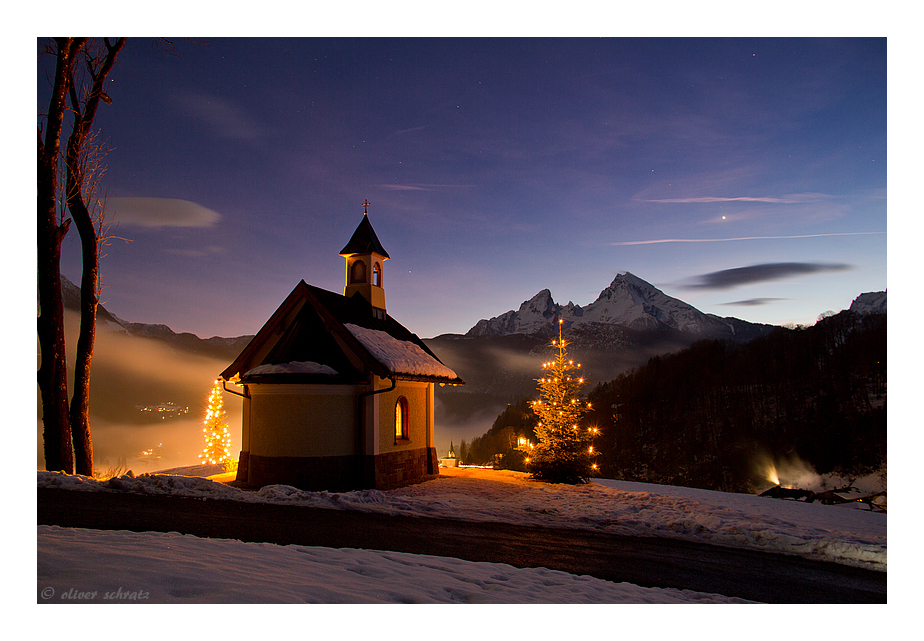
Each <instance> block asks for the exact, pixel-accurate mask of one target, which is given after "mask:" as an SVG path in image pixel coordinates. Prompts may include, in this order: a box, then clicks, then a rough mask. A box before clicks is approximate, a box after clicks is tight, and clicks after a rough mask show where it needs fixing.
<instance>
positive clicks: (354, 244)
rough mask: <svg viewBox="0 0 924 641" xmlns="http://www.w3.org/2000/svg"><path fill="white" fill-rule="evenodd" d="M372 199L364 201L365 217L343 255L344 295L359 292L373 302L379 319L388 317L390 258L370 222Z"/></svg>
mask: <svg viewBox="0 0 924 641" xmlns="http://www.w3.org/2000/svg"><path fill="white" fill-rule="evenodd" d="M369 204H370V203H369V201H366V202H364V203H363V208H364V209H363V219H362V222H360V223H359V226H358V227H357V228H356V231H354V232H353V236H352V237H351V238H350V242H348V243H347V244H346V247H344V248H343V249H342V250H340V255H341V256H343V257H344V258H346V286H345V287H344V289H343V295H344V296H346V297H347V298H350V297H352V296H353V295H354V294H360V295H361V296H362V297H363V298H365V299H366V300H367V301H368V302H369V304H370V305H372V314H373V316H375V317H376V318H382V319H384V318H385V287H384V284H383V276H384V274H383V269H382V266H383V265H384V264H385V261H386V260H388V258H389V256H388V252H386V251H385V249H384V248H383V247H382V243H380V242H379V239H378V237H377V236H376V235H375V230H374V229H372V224H371V223H370V222H369V211H368V207H369Z"/></svg>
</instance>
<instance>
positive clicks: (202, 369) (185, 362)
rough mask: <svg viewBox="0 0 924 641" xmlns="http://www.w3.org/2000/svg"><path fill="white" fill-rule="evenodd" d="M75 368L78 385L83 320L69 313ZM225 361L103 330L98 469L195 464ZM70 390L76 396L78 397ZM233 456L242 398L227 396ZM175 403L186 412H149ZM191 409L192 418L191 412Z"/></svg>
mask: <svg viewBox="0 0 924 641" xmlns="http://www.w3.org/2000/svg"><path fill="white" fill-rule="evenodd" d="M65 316H66V329H67V345H68V366H69V369H70V373H71V379H70V380H69V385H71V386H72V384H73V363H74V350H75V345H76V341H77V328H78V319H77V315H76V314H75V313H73V312H66V314H65ZM229 362H230V359H229V360H228V361H227V362H226V361H224V360H221V359H217V358H210V357H204V356H198V355H195V354H189V353H186V352H180V351H175V350H173V349H171V348H170V347H169V346H167V345H166V344H164V343H162V342H159V341H156V340H152V339H147V338H139V337H136V336H131V335H129V334H127V333H125V332H124V331H113V330H112V329H111V326H110V325H108V324H103V323H101V324H100V326H99V327H98V329H97V334H96V348H95V351H94V355H93V368H92V371H91V378H90V428H91V430H92V435H93V455H94V456H93V458H94V466H95V468H96V470H97V471H98V472H99V473H101V474H104V473H106V471H107V470H109V469H116V468H118V467H123V468H124V469H126V470H127V469H131V470H132V471H133V472H135V473H141V472H152V471H156V470H161V469H168V468H171V467H178V466H183V465H195V464H197V463H198V462H199V459H198V456H199V453H200V452H201V451H202V449H203V447H204V441H203V438H202V427H203V423H202V421H203V418H204V415H205V410H206V407H207V405H208V402H207V401H208V395H209V392H210V391H211V389H212V385H213V384H214V381H215V379H216V378H217V377H218V375H219V373H221V371H222V370H223V369H224V368H225V367H227V365H228V363H229ZM71 391H72V390H71V388H69V393H70V392H71ZM36 396H37V402H38V411H37V417H38V420H37V429H36V432H37V434H36V436H37V439H36V440H37V447H36V464H37V466H38V469H44V468H45V458H44V454H43V439H42V431H43V425H42V407H41V397H40V395H38V394H37V395H36ZM223 399H224V410H225V412H227V423H228V426H229V427H230V430H231V438H232V452H233V453H234V454H235V455H237V453H238V452H239V451H240V445H241V443H240V438H241V434H240V432H241V430H240V425H241V407H242V404H241V399H240V398H239V397H237V396H234V395H233V394H224V395H223ZM164 403H171V404H173V405H174V406H177V407H178V408H182V410H177V411H169V412H157V411H156V410H152V411H142V410H141V409H139V406H141V407H144V406H148V407H154V406H158V405H161V404H164ZM187 408H188V411H187Z"/></svg>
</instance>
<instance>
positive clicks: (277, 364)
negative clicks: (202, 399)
mask: <svg viewBox="0 0 924 641" xmlns="http://www.w3.org/2000/svg"><path fill="white" fill-rule="evenodd" d="M367 373H372V374H375V375H377V376H379V377H381V378H398V379H403V380H420V381H427V382H434V383H450V384H453V385H460V384H464V381H462V379H460V378H459V377H458V375H456V373H455V372H454V371H452V370H451V369H450V368H448V367H446V366H445V365H444V364H443V363H442V362H441V361H440V360H439V358H437V357H436V355H435V354H434V353H433V352H432V351H431V350H430V348H428V347H427V346H426V344H425V343H424V342H423V341H422V340H421V339H420V338H419V337H418V336H417V335H416V334H414V333H413V332H411V331H410V330H408V329H407V328H406V327H404V326H403V325H401V324H400V323H399V322H398V321H396V320H395V319H393V318H392V317H391V316H388V315H386V316H385V318H376V317H375V316H373V315H372V311H371V307H370V305H369V303H368V302H367V301H366V299H364V298H363V297H362V296H361V295H354V296H352V297H349V298H348V297H346V296H342V295H340V294H336V293H334V292H330V291H327V290H325V289H321V288H319V287H314V286H312V285H308V284H307V283H305V281H301V282H299V284H298V285H296V287H295V289H294V290H292V293H291V294H289V296H288V297H287V298H286V299H285V301H283V303H282V305H280V306H279V309H277V310H276V312H275V313H274V314H273V315H272V316H271V317H270V319H269V320H268V321H267V322H266V323H265V324H264V325H263V327H262V328H261V329H260V331H259V332H257V334H256V336H254V338H253V339H252V340H251V341H250V343H249V344H248V345H247V347H245V348H244V350H243V351H242V352H241V354H240V355H239V356H238V357H237V358H236V359H235V360H234V362H233V363H231V365H229V366H228V368H227V369H225V371H224V372H222V373H221V377H222V378H223V379H224V380H231V379H232V378H233V377H235V376H237V377H239V378H240V379H241V380H242V382H244V383H247V382H251V383H260V382H266V383H270V382H287V383H289V382H291V383H296V382H298V383H302V382H304V383H328V384H357V383H362V382H365V381H366V379H367Z"/></svg>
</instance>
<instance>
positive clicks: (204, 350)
mask: <svg viewBox="0 0 924 641" xmlns="http://www.w3.org/2000/svg"><path fill="white" fill-rule="evenodd" d="M61 293H62V295H63V297H64V308H65V309H68V310H71V311H74V312H79V310H80V288H79V287H78V286H77V285H75V284H74V283H72V282H71V281H70V280H68V279H67V278H66V277H65V276H61ZM96 323H97V329H99V330H103V331H115V332H125V333H127V334H129V335H131V336H136V337H138V338H149V339H154V340H156V341H160V342H162V343H165V344H166V345H167V346H169V347H170V348H171V349H174V350H179V351H181V352H187V353H190V354H196V355H200V356H209V357H214V358H220V359H223V360H227V361H228V362H231V361H232V360H234V359H235V358H237V356H238V354H240V353H241V351H242V350H243V349H244V347H246V346H247V343H249V342H250V339H251V338H253V336H236V337H233V338H222V337H220V336H213V337H211V338H199V337H198V336H196V335H195V334H191V333H189V332H180V333H179V334H178V333H176V332H174V331H173V330H172V329H170V328H169V327H167V326H166V325H162V324H152V323H131V322H128V321H125V320H122V319H121V318H119V317H118V316H116V315H115V314H112V313H110V312H109V311H108V310H107V309H106V308H105V307H103V305H98V306H97V308H96Z"/></svg>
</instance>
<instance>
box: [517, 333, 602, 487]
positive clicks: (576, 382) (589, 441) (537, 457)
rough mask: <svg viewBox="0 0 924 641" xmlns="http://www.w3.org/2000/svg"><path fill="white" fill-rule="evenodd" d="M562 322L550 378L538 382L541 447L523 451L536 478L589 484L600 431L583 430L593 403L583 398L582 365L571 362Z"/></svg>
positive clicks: (526, 447) (535, 403)
mask: <svg viewBox="0 0 924 641" xmlns="http://www.w3.org/2000/svg"><path fill="white" fill-rule="evenodd" d="M562 322H563V321H561V320H559V321H558V340H557V341H552V347H557V348H558V355H557V356H556V357H555V359H554V360H552V361H550V362H548V363H543V364H542V368H543V369H544V370H547V372H548V375H547V376H545V377H543V378H539V379H536V382H537V383H539V393H540V398H539V400H537V401H533V402H532V406H533V412H535V413H536V414H537V415H538V417H539V424H538V425H537V426H536V438H537V439H538V441H539V442H538V443H537V444H535V445H532V444H530V443H525V444H523V445H521V446H520V448H519V449H521V450H523V451H525V452H526V453H527V459H526V462H527V465H528V469H529V471H530V472H531V473H532V476H533V478H536V479H540V480H543V481H551V482H553V483H586V482H587V479H588V478H589V477H590V476H591V475H592V474H593V473H594V472H595V471H596V469H597V466H596V465H595V464H594V462H593V461H594V457H595V456H596V454H595V452H594V447H593V440H594V437H595V436H596V435H597V429H596V428H593V427H591V428H582V427H581V426H580V423H581V418H582V417H583V416H584V413H585V412H586V411H587V410H588V409H590V403H587V402H585V401H583V400H581V398H579V392H580V389H581V386H582V385H583V384H584V379H583V378H581V377H580V376H579V375H578V370H579V369H580V367H581V365H580V363H578V364H575V363H574V361H572V360H569V359H568V352H567V350H566V349H565V347H566V346H567V345H568V343H567V342H566V341H565V340H564V339H563V338H562V335H561V326H562Z"/></svg>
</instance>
